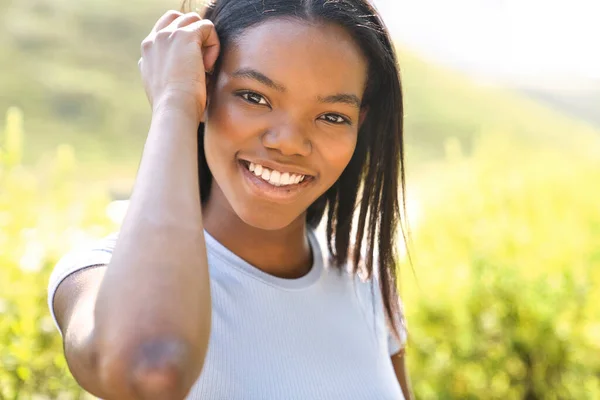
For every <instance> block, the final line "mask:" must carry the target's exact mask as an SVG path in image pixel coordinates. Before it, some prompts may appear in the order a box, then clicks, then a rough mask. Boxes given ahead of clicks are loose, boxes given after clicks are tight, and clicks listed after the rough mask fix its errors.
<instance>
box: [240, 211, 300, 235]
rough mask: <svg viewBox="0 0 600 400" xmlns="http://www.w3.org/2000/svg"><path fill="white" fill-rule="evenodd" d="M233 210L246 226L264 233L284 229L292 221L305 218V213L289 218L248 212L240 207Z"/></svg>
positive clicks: (269, 213)
mask: <svg viewBox="0 0 600 400" xmlns="http://www.w3.org/2000/svg"><path fill="white" fill-rule="evenodd" d="M234 210H235V213H236V214H237V216H238V217H239V218H240V219H241V220H242V221H244V223H245V224H246V225H249V226H251V227H253V228H256V229H263V230H266V231H276V230H280V229H284V228H286V227H288V226H289V225H291V224H292V223H293V222H294V221H297V220H298V219H299V218H306V213H305V212H303V213H302V214H300V215H296V216H289V215H282V214H281V213H277V212H269V211H265V210H260V211H259V210H250V209H248V208H245V207H242V208H241V209H235V208H234Z"/></svg>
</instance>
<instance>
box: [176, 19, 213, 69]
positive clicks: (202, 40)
mask: <svg viewBox="0 0 600 400" xmlns="http://www.w3.org/2000/svg"><path fill="white" fill-rule="evenodd" d="M182 29H183V30H186V31H190V32H193V33H194V34H196V35H197V37H198V39H197V42H198V44H199V45H200V46H201V48H202V59H203V61H204V70H205V71H212V69H213V67H214V65H215V62H216V61H217V58H218V57H219V51H220V49H221V44H220V42H219V37H218V36H217V31H216V30H215V26H214V25H213V23H212V22H211V21H209V20H206V19H203V20H201V21H197V22H194V23H193V24H190V25H188V26H186V27H184V28H182Z"/></svg>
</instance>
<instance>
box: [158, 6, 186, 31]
mask: <svg viewBox="0 0 600 400" xmlns="http://www.w3.org/2000/svg"><path fill="white" fill-rule="evenodd" d="M182 15H183V13H181V12H179V11H175V10H169V11H167V12H166V13H164V14H163V16H162V17H160V18H159V19H158V21H156V24H155V25H154V28H152V33H156V32H158V31H160V30H161V29H164V28H166V27H167V26H169V25H170V24H171V23H172V22H173V21H175V20H176V19H177V18H179V17H181V16H182Z"/></svg>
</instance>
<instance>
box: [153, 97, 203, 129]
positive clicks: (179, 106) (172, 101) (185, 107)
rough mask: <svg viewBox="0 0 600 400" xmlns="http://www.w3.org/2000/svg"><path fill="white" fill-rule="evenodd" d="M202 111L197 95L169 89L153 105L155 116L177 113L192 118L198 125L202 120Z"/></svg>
mask: <svg viewBox="0 0 600 400" xmlns="http://www.w3.org/2000/svg"><path fill="white" fill-rule="evenodd" d="M202 112H203V110H201V109H200V106H199V104H198V102H197V100H196V98H195V96H193V95H191V94H188V93H185V92H181V91H169V92H167V93H165V94H163V95H162V96H160V97H159V98H158V99H157V100H156V101H155V102H154V104H153V105H152V115H153V116H157V115H164V114H177V115H178V116H179V117H183V118H186V119H191V120H192V121H193V122H194V123H196V125H198V124H199V123H200V121H201V118H202Z"/></svg>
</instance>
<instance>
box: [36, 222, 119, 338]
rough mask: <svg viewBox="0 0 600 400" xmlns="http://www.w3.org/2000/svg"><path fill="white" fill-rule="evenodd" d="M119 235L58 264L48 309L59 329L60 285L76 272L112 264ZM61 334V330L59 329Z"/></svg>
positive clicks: (50, 290) (63, 258)
mask: <svg viewBox="0 0 600 400" xmlns="http://www.w3.org/2000/svg"><path fill="white" fill-rule="evenodd" d="M117 236H118V234H117V233H113V234H111V235H109V236H107V237H105V238H103V239H101V240H99V241H97V242H96V243H94V244H92V245H90V246H86V247H82V248H80V249H75V250H73V251H71V252H69V253H67V254H66V255H64V256H63V257H62V258H61V259H60V260H59V261H58V263H57V264H56V266H55V267H54V269H53V270H52V273H51V274H50V279H49V282H48V307H49V308H50V314H51V315H52V319H53V320H54V324H55V325H56V327H57V329H58V322H57V321H56V315H55V314H54V307H53V304H54V295H55V294H56V289H58V286H59V285H60V283H61V282H62V281H63V280H65V279H66V278H67V277H68V276H69V275H71V274H73V273H74V272H77V271H80V270H82V269H85V268H89V267H94V266H98V265H106V264H108V263H109V262H110V259H111V256H112V252H113V249H114V248H115V243H116V242H117ZM59 332H60V329H59Z"/></svg>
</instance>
